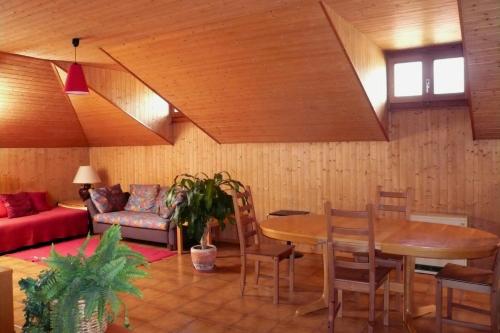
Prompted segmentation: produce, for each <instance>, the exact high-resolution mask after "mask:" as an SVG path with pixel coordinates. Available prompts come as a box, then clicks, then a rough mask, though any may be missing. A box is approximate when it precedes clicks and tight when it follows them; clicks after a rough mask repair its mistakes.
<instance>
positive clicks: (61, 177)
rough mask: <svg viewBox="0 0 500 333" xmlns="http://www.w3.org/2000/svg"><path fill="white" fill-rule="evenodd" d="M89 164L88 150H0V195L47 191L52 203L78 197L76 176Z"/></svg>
mask: <svg viewBox="0 0 500 333" xmlns="http://www.w3.org/2000/svg"><path fill="white" fill-rule="evenodd" d="M88 164H89V150H88V148H0V193H15V192H18V191H48V192H49V195H50V197H51V199H52V200H53V201H60V200H65V199H74V198H78V188H79V185H77V184H73V183H72V182H73V177H74V176H75V174H76V171H77V170H78V167H79V166H80V165H88Z"/></svg>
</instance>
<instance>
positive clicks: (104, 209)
mask: <svg viewBox="0 0 500 333" xmlns="http://www.w3.org/2000/svg"><path fill="white" fill-rule="evenodd" d="M89 193H90V199H91V200H92V202H93V203H94V206H95V208H97V210H98V211H99V213H109V212H111V211H112V210H113V206H111V202H110V201H109V199H108V196H109V190H108V189H107V188H106V187H100V188H94V189H90V190H89Z"/></svg>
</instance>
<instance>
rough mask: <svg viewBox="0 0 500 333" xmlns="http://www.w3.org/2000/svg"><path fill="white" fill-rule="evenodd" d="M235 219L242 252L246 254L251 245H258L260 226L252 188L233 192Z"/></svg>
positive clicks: (246, 187)
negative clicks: (256, 215)
mask: <svg viewBox="0 0 500 333" xmlns="http://www.w3.org/2000/svg"><path fill="white" fill-rule="evenodd" d="M232 197H233V206H234V217H235V219H236V227H237V229H238V239H239V241H240V252H241V254H244V253H245V248H247V247H248V246H251V245H258V244H259V243H260V238H259V225H258V222H257V219H256V217H255V208H254V204H253V198H252V191H251V189H250V186H245V188H244V191H243V192H236V191H235V190H233V191H232Z"/></svg>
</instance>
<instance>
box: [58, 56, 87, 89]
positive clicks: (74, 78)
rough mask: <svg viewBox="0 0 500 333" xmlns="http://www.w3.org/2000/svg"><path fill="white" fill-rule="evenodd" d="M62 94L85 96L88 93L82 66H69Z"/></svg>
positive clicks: (75, 64)
mask: <svg viewBox="0 0 500 333" xmlns="http://www.w3.org/2000/svg"><path fill="white" fill-rule="evenodd" d="M64 92H65V93H66V94H74V95H86V94H88V93H89V88H88V87H87V82H86V81H85V75H83V69H82V66H81V65H80V64H77V63H76V62H75V63H73V64H71V66H70V68H69V71H68V76H67V77H66V84H65V85H64Z"/></svg>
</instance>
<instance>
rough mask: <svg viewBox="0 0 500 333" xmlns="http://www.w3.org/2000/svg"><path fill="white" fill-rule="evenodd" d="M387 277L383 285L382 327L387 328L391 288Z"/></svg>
mask: <svg viewBox="0 0 500 333" xmlns="http://www.w3.org/2000/svg"><path fill="white" fill-rule="evenodd" d="M389 283H390V282H389V277H387V280H386V281H385V283H384V326H389V300H390V297H389V296H390V292H391V286H390V284H389Z"/></svg>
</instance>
